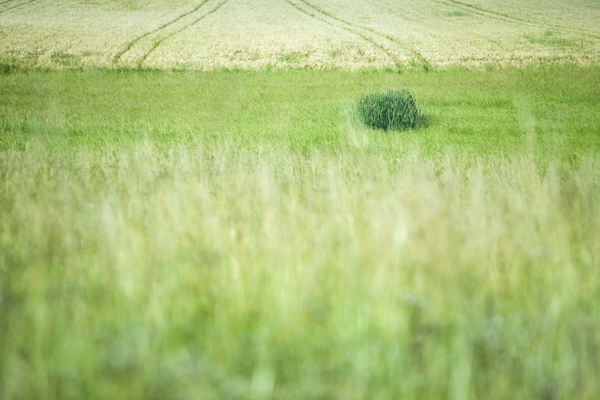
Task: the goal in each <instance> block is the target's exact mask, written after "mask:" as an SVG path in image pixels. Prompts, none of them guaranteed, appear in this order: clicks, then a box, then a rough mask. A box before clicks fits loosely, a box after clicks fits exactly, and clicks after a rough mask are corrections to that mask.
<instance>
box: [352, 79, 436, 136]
mask: <svg viewBox="0 0 600 400" xmlns="http://www.w3.org/2000/svg"><path fill="white" fill-rule="evenodd" d="M356 113H357V115H358V118H359V120H360V121H361V122H362V123H363V124H365V125H366V126H368V127H369V128H374V129H383V130H384V131H388V130H405V129H411V128H416V127H418V126H421V125H423V124H424V122H425V116H424V114H423V112H422V111H421V109H420V108H419V106H418V105H417V101H416V99H415V98H414V97H413V95H412V94H410V92H409V91H408V90H406V89H404V90H388V91H385V92H380V93H370V94H364V95H362V96H361V98H360V100H359V101H358V105H357V108H356Z"/></svg>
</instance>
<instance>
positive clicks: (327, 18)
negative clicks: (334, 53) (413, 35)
mask: <svg viewBox="0 0 600 400" xmlns="http://www.w3.org/2000/svg"><path fill="white" fill-rule="evenodd" d="M284 1H285V2H286V3H288V4H290V5H291V6H292V7H294V8H295V9H297V10H298V11H300V12H302V13H304V14H306V15H308V16H310V17H312V18H315V19H317V20H319V21H321V22H325V23H326V24H329V25H331V26H333V27H336V28H341V29H344V30H346V31H348V32H350V33H352V34H354V35H356V36H359V37H360V38H362V39H364V40H365V41H367V42H369V43H371V44H372V45H374V46H375V47H377V48H378V49H380V50H381V51H383V52H384V53H385V54H387V55H388V57H390V58H391V59H392V60H393V61H394V64H395V66H396V68H398V69H401V67H402V63H401V62H400V60H398V58H397V57H396V56H395V55H394V53H393V52H392V51H391V50H390V49H389V46H384V45H381V44H380V43H377V41H375V40H374V39H373V37H372V36H370V35H375V36H379V37H380V38H381V39H383V40H384V41H388V42H391V43H393V45H394V46H395V47H400V48H401V49H402V50H404V51H405V52H407V53H409V54H410V55H411V56H412V58H415V59H417V60H418V61H419V62H420V63H421V64H422V65H423V68H424V69H426V70H428V69H429V68H430V64H429V61H427V59H425V57H423V56H422V55H421V54H420V53H419V52H418V51H416V50H414V49H411V48H409V47H408V46H406V45H405V44H402V43H399V42H398V41H397V40H395V39H394V38H392V37H390V36H388V35H385V34H382V33H380V32H377V31H375V30H373V29H371V28H368V27H364V26H360V25H356V24H353V23H351V22H348V21H346V20H344V19H341V18H339V17H336V16H334V15H332V14H330V13H328V12H327V11H324V10H321V9H320V8H319V7H317V6H314V5H312V4H310V3H308V2H307V1H304V0H297V1H298V3H299V4H302V5H303V6H304V7H307V8H308V10H306V9H305V8H303V7H302V6H300V5H299V4H297V3H295V2H293V1H291V0H284ZM331 20H333V21H336V22H337V24H335V23H334V22H332V21H331ZM364 31H366V32H368V33H365V32H364ZM369 34H370V35H369Z"/></svg>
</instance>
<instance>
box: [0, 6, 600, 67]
mask: <svg viewBox="0 0 600 400" xmlns="http://www.w3.org/2000/svg"><path fill="white" fill-rule="evenodd" d="M599 21H600V2H599V1H597V0H569V1H562V0H522V1H519V0H461V1H452V0H188V1H186V0H168V1H167V0H0V61H1V62H3V63H5V64H6V63H8V64H10V65H19V66H32V67H43V68H48V67H50V68H61V67H109V68H112V67H147V68H158V69H172V68H191V69H198V70H212V69H220V68H239V69H264V68H275V69H288V68H309V69H330V68H338V69H344V70H354V69H361V68H377V69H392V70H394V69H408V68H413V69H414V68H418V69H421V68H425V69H428V68H437V69H445V68H450V67H456V66H460V67H466V68H473V69H480V68H486V67H494V68H502V67H510V66H526V65H539V64H547V63H554V64H575V65H591V64H598V62H599V61H600V23H599Z"/></svg>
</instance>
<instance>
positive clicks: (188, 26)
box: [141, 0, 228, 63]
mask: <svg viewBox="0 0 600 400" xmlns="http://www.w3.org/2000/svg"><path fill="white" fill-rule="evenodd" d="M207 1H208V0H205V1H204V3H206V2H207ZM227 1H228V0H222V1H221V2H219V3H218V4H217V5H216V6H215V7H214V8H213V9H212V10H210V11H209V12H207V13H206V14H204V15H202V16H201V17H200V18H197V19H195V20H194V21H192V22H191V23H190V24H188V25H185V26H184V27H183V28H181V29H178V30H176V31H175V32H173V33H170V34H168V35H166V36H164V37H163V38H161V39H160V40H158V41H156V42H154V45H153V46H152V48H150V50H148V52H147V53H146V54H144V56H143V57H142V60H141V62H142V63H143V62H145V61H146V58H148V56H149V55H150V54H151V53H152V52H153V51H154V50H156V48H157V47H158V46H160V45H161V44H162V43H163V42H164V41H165V40H167V39H169V38H171V37H173V36H175V35H177V34H179V33H181V32H182V31H184V30H186V29H187V28H190V27H192V26H194V25H196V24H197V23H198V22H200V21H202V20H203V19H204V18H206V17H208V16H209V15H211V14H213V13H215V12H216V11H217V10H218V9H219V8H221V7H223V6H224V5H225V3H227ZM204 3H203V4H204Z"/></svg>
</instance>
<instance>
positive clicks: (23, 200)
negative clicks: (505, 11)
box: [0, 66, 600, 400]
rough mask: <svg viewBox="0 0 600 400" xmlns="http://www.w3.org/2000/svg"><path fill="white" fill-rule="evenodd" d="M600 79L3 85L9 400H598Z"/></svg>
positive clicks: (73, 79) (559, 70) (98, 80)
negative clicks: (378, 111) (395, 100)
mask: <svg viewBox="0 0 600 400" xmlns="http://www.w3.org/2000/svg"><path fill="white" fill-rule="evenodd" d="M599 77H600V70H599V69H598V67H589V68H581V67H573V66H571V67H559V66H553V67H542V68H539V67H536V68H525V69H505V70H499V71H487V72H486V71H480V72H477V71H466V70H464V69H454V70H449V71H445V72H425V71H421V72H417V71H413V72H405V73H400V74H399V73H392V72H387V73H381V72H377V71H373V70H370V71H358V72H345V71H321V72H318V71H306V70H301V71H287V72H286V71H270V72H268V71H258V72H235V71H214V72H197V71H184V72H173V71H171V72H164V71H137V70H121V71H118V70H113V71H111V70H84V71H72V70H63V71H47V72H44V71H17V72H14V73H8V74H4V75H0V121H1V125H0V398H2V399H6V400H9V399H32V398H36V399H81V398H86V399H400V398H401V399H454V400H460V399H476V398H482V399H483V398H486V399H489V398H493V399H505V398H506V399H509V398H510V399H540V400H545V399H570V400H572V399H591V398H596V397H597V396H598V395H599V394H600V384H599V383H598V382H599V381H598V380H597V379H596V378H597V376H598V375H599V372H600V371H599V370H600V366H599V365H598V360H599V359H600V333H599V332H600V317H599V315H598V312H597V311H598V307H599V305H600V279H599V278H600V277H599V276H598V274H599V272H598V266H599V265H600V209H599V208H600V174H598V171H600V126H599V125H598V120H599V110H600V107H599V106H600V104H599V101H600V100H599V99H600V85H599V81H598V80H599ZM402 88H407V89H409V90H410V91H411V93H413V94H414V95H415V97H416V98H417V99H418V101H419V103H420V105H421V107H422V108H423V110H424V111H425V113H426V114H427V115H428V117H429V119H428V125H427V126H426V127H423V128H420V129H417V130H412V131H404V132H393V131H388V132H383V131H376V130H369V129H366V128H364V127H361V126H360V125H359V124H357V122H356V121H355V120H354V119H353V116H352V112H351V110H352V107H353V104H354V102H355V101H356V100H357V99H358V97H359V96H360V95H361V94H362V93H367V92H376V91H379V90H383V89H402Z"/></svg>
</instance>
